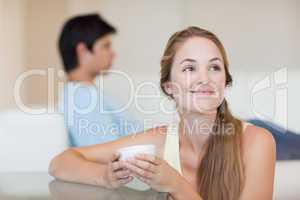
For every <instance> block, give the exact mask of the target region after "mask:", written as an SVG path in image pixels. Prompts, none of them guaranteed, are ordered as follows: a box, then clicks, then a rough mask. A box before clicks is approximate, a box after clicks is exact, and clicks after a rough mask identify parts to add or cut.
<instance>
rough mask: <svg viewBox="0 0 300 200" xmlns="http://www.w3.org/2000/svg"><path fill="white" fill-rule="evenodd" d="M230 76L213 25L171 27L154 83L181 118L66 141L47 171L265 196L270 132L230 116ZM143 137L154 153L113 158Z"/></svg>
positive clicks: (232, 197) (198, 197)
mask: <svg viewBox="0 0 300 200" xmlns="http://www.w3.org/2000/svg"><path fill="white" fill-rule="evenodd" d="M231 82H232V79H231V75H230V73H229V70H228V61H227V57H226V54H225V50H224V47H223V45H222V44H221V42H220V41H219V39H218V38H217V37H216V36H215V35H214V34H213V33H211V32H209V31H207V30H204V29H200V28H197V27H189V28H187V29H185V30H182V31H179V32H176V33H175V34H174V35H173V36H172V37H171V38H170V39H169V41H168V44H167V46H166V49H165V52H164V55H163V57H162V60H161V88H162V90H163V92H164V93H165V94H166V95H168V96H170V97H171V98H172V99H173V100H174V101H175V102H176V106H177V111H178V113H179V116H180V122H179V123H178V124H176V123H175V126H171V125H170V126H161V127H156V128H153V129H149V130H146V131H145V132H144V133H140V134H137V135H136V136H135V137H131V136H127V137H123V138H121V139H120V140H117V141H113V142H109V143H104V144H98V145H94V146H89V147H83V148H72V149H68V150H66V151H65V152H63V153H62V154H60V155H58V156H57V157H55V158H54V160H53V161H52V163H51V165H50V174H51V175H53V176H55V177H56V178H58V179H62V180H67V181H74V182H80V183H87V184H93V185H100V186H104V187H109V188H116V187H119V186H121V185H124V184H126V183H128V182H129V181H131V180H132V176H135V177H137V178H139V179H140V180H141V181H143V182H145V183H147V184H149V185H150V186H151V187H152V189H154V190H157V191H160V192H168V194H169V196H170V197H171V198H173V199H178V200H180V199H189V200H221V199H224V200H236V199H240V200H253V199H255V200H271V199H272V193H273V181H274V166H275V151H276V150H275V142H274V139H273V137H272V135H271V134H270V133H269V132H267V131H266V130H265V129H262V128H258V127H256V126H253V125H248V124H246V123H245V122H242V121H240V120H239V119H237V118H235V117H233V116H232V114H231V113H230V111H229V109H228V106H227V102H226V100H225V98H224V93H225V89H226V87H227V86H230V84H231ZM247 125H248V126H247ZM174 133H175V134H174ZM149 143H152V144H155V145H156V148H157V150H158V153H157V155H156V156H151V155H147V154H140V155H138V156H136V157H135V158H133V159H130V160H128V161H119V160H118V156H119V155H118V154H116V153H115V152H116V150H117V149H118V148H122V147H126V146H130V145H137V144H149Z"/></svg>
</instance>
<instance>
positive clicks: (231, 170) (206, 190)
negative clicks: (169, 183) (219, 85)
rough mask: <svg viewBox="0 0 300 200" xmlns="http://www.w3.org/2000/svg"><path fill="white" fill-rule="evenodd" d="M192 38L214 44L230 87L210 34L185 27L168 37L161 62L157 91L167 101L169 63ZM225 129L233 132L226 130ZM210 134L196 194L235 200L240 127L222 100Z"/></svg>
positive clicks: (239, 184) (240, 179) (239, 182)
mask: <svg viewBox="0 0 300 200" xmlns="http://www.w3.org/2000/svg"><path fill="white" fill-rule="evenodd" d="M192 37H202V38H206V39H209V40H211V41H212V42H214V44H215V45H216V46H217V47H218V49H219V50H220V52H221V54H222V57H223V61H224V66H225V75H226V86H230V85H231V84H232V77H231V75H230V73H229V70H228V59H227V55H226V52H225V49H224V47H223V45H222V43H221V41H220V40H219V39H218V38H217V37H216V35H214V34H213V33H211V32H210V31H207V30H205V29H201V28H198V27H188V28H186V29H184V30H182V31H178V32H176V33H175V34H173V35H172V36H171V38H170V39H169V41H168V43H167V46H166V48H165V51H164V54H163V57H162V59H161V79H160V87H161V89H162V91H163V92H164V93H165V94H166V95H168V96H170V97H171V98H172V96H171V95H169V94H168V93H167V92H166V91H165V88H164V83H166V82H168V81H170V72H171V67H172V63H173V59H174V56H175V54H176V51H177V50H178V48H179V46H181V45H182V44H183V43H184V42H185V41H186V40H187V39H189V38H192ZM226 125H231V126H226ZM226 127H233V128H231V129H230V130H229V129H226ZM225 129H226V130H225ZM213 132H214V134H211V135H210V137H209V139H208V142H207V145H206V147H207V148H206V152H205V155H204V156H203V158H202V160H201V163H200V164H199V166H198V171H197V188H198V192H199V194H200V195H201V197H202V198H204V199H205V200H237V199H239V197H240V194H241V191H242V189H243V186H244V166H243V162H242V142H241V140H242V138H241V134H242V123H241V121H240V120H239V119H237V118H235V117H233V115H232V114H231V112H230V110H229V108H228V105H227V102H226V99H224V101H223V103H222V104H221V105H220V106H219V107H218V109H217V116H216V121H215V126H214V129H213Z"/></svg>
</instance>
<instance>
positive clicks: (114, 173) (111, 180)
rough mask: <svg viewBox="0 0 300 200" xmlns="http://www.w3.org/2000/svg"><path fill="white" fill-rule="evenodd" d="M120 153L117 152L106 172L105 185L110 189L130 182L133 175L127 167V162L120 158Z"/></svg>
mask: <svg viewBox="0 0 300 200" xmlns="http://www.w3.org/2000/svg"><path fill="white" fill-rule="evenodd" d="M119 158H120V154H118V153H115V154H114V155H113V157H112V158H111V162H109V163H108V165H107V168H106V173H105V177H104V180H105V183H106V184H105V186H104V187H106V188H108V189H114V188H118V187H120V186H122V185H125V184H127V183H128V182H130V181H131V180H132V179H133V177H132V176H131V172H130V170H128V169H126V166H125V162H124V161H121V160H119Z"/></svg>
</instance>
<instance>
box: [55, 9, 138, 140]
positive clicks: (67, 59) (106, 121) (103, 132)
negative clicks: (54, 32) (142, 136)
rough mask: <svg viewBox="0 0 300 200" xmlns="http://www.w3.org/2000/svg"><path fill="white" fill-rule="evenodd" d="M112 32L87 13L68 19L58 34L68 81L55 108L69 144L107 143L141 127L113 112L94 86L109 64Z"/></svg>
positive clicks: (107, 25) (97, 17)
mask: <svg viewBox="0 0 300 200" xmlns="http://www.w3.org/2000/svg"><path fill="white" fill-rule="evenodd" d="M115 33H116V29H115V28H114V27H113V26H111V25H110V24H108V23H107V22H106V21H105V20H103V19H102V18H101V17H100V16H99V15H98V14H89V15H81V16H76V17H73V18H71V19H69V20H68V21H67V22H66V24H65V25H64V27H63V29H62V32H61V34H60V37H59V52H60V55H61V58H62V61H63V65H64V70H65V72H66V73H67V77H68V82H67V84H66V86H65V88H64V93H63V99H62V100H61V101H60V105H59V111H60V112H63V113H64V117H65V122H66V127H67V129H68V133H69V139H70V144H71V146H86V145H92V144H98V143H103V142H108V141H112V140H116V139H118V138H119V137H122V136H124V135H127V134H129V133H135V132H137V131H138V130H141V129H142V127H141V124H139V123H138V122H137V121H130V120H128V118H127V117H125V115H124V113H120V112H117V113H116V112H115V111H116V110H115V108H114V107H113V106H112V103H111V100H108V98H107V97H104V95H103V91H101V90H100V89H99V88H97V87H96V86H95V85H94V80H95V78H96V77H97V75H101V74H103V73H104V72H105V71H107V70H108V69H110V67H111V65H112V63H113V60H114V57H115V53H114V51H113V50H112V47H111V46H112V45H111V44H112V36H113V35H114V34H115Z"/></svg>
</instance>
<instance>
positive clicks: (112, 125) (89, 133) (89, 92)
mask: <svg viewBox="0 0 300 200" xmlns="http://www.w3.org/2000/svg"><path fill="white" fill-rule="evenodd" d="M104 96H105V95H103V91H101V90H100V89H99V88H98V87H96V86H94V85H84V84H83V83H81V82H68V83H67V84H66V86H65V88H64V92H63V97H62V99H60V102H59V107H58V110H59V112H61V113H63V114H64V119H65V124H66V127H67V130H68V134H69V142H70V145H71V146H76V147H78V146H86V145H93V144H99V143H104V142H109V141H113V140H116V139H118V138H120V137H122V136H125V135H128V134H133V133H136V132H138V131H141V130H143V125H142V123H141V122H140V121H137V120H132V119H131V118H130V117H129V116H128V114H127V113H125V112H126V111H124V110H123V111H122V110H120V109H116V106H114V105H115V104H114V103H113V102H112V100H111V99H108V98H107V97H104Z"/></svg>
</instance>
